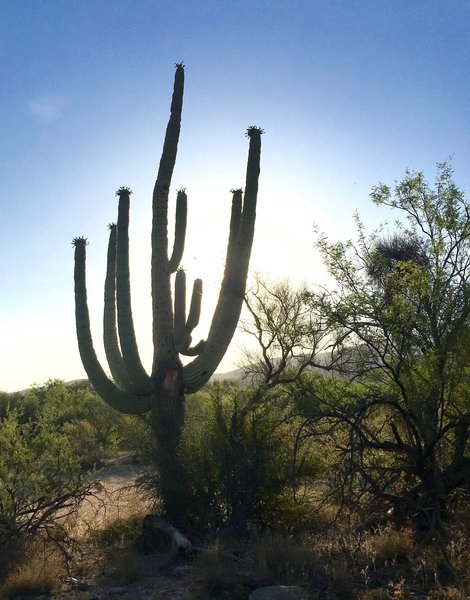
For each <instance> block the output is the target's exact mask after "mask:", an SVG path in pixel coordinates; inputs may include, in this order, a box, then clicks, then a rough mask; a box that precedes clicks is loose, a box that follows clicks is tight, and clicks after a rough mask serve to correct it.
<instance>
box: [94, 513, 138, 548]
mask: <svg viewBox="0 0 470 600" xmlns="http://www.w3.org/2000/svg"><path fill="white" fill-rule="evenodd" d="M144 516H145V514H144V512H142V511H140V510H138V511H135V512H134V511H129V512H128V514H127V515H122V516H118V517H115V518H110V519H108V520H106V521H105V522H104V523H103V524H102V526H101V527H100V528H99V529H96V530H95V531H90V539H92V540H95V541H97V542H99V543H101V544H103V545H105V546H116V545H117V546H121V545H123V544H125V543H126V542H129V541H132V540H135V538H136V537H137V536H138V535H139V534H140V533H141V530H142V521H143V518H144Z"/></svg>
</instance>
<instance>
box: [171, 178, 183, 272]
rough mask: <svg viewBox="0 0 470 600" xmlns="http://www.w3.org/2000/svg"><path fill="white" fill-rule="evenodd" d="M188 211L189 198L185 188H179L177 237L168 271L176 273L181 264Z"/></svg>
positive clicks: (177, 198)
mask: <svg viewBox="0 0 470 600" xmlns="http://www.w3.org/2000/svg"><path fill="white" fill-rule="evenodd" d="M187 213H188V198H187V196H186V192H185V191H184V190H178V195H177V197H176V218H175V239H174V242H173V252H172V254H171V258H170V261H169V263H168V273H174V272H175V271H176V269H177V268H178V267H179V266H180V262H181V259H182V257H183V251H184V240H185V237H186V222H187Z"/></svg>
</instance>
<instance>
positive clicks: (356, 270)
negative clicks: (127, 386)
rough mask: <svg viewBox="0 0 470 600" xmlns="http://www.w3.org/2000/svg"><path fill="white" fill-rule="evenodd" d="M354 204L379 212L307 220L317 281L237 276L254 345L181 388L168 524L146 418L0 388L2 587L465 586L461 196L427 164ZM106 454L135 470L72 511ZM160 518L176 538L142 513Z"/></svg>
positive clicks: (47, 393)
mask: <svg viewBox="0 0 470 600" xmlns="http://www.w3.org/2000/svg"><path fill="white" fill-rule="evenodd" d="M372 199H373V200H374V201H375V202H378V203H381V204H385V205H387V206H390V207H392V208H393V209H394V210H395V211H396V212H397V213H398V214H397V217H398V219H399V223H400V224H399V225H398V226H397V228H396V229H395V230H394V231H392V232H390V231H387V230H385V229H380V230H379V231H376V232H373V233H372V234H371V235H368V234H367V233H366V232H365V230H364V227H363V226H362V224H361V223H360V221H357V226H358V238H357V240H356V241H346V242H330V241H329V240H328V239H326V238H325V237H323V236H322V235H320V234H319V236H318V247H319V250H320V252H321V253H322V255H323V258H324V261H325V264H326V265H327V267H328V269H329V271H330V273H331V275H332V279H333V280H334V281H335V285H334V286H332V287H331V289H327V290H323V289H321V290H318V289H316V290H315V289H314V290H312V289H307V288H302V289H295V288H293V287H292V286H291V285H290V284H289V283H288V282H285V281H284V282H269V281H265V280H263V278H262V277H260V276H258V277H257V279H256V281H255V282H254V284H253V286H252V287H251V288H250V290H249V291H248V292H247V294H246V298H245V300H246V305H247V308H248V314H249V318H248V319H247V320H245V321H244V322H243V324H242V327H243V328H244V329H245V330H246V331H247V333H249V334H251V335H252V336H253V337H254V338H255V339H256V341H257V347H258V351H252V352H251V353H250V354H249V355H248V356H247V362H246V367H245V369H244V373H245V376H244V379H243V380H240V381H223V382H209V383H207V384H206V385H205V386H204V387H203V388H202V389H201V390H199V391H197V392H195V393H193V394H192V395H191V397H190V398H189V399H188V401H187V402H186V404H185V417H184V423H182V426H181V432H180V435H179V442H178V444H177V446H176V449H175V450H176V451H177V452H178V467H177V468H178V477H179V478H183V480H184V490H185V491H184V494H182V495H181V497H180V498H179V503H178V515H177V517H178V518H177V521H176V520H173V517H174V513H172V511H171V510H168V508H167V507H168V497H167V496H166V493H167V488H165V485H166V483H165V480H164V477H165V476H162V472H161V470H160V468H161V460H162V455H161V451H160V447H159V443H158V440H157V439H156V433H157V432H156V431H155V426H154V421H153V417H152V415H151V414H148V413H147V414H145V413H144V414H142V415H125V414H122V413H121V412H118V411H116V410H115V409H113V408H112V407H110V406H109V405H108V404H107V403H106V402H104V401H103V400H102V399H101V398H100V396H99V395H98V394H97V393H96V391H94V390H93V388H92V387H91V385H90V384H89V383H88V382H77V383H75V384H68V385H66V384H65V383H64V382H60V381H51V382H48V383H47V384H45V385H44V386H40V387H34V388H32V389H30V390H27V391H24V392H21V393H16V394H6V393H3V394H1V396H0V430H1V432H0V438H1V440H2V453H1V455H0V540H1V551H0V559H1V562H0V565H1V566H0V568H1V582H2V583H1V586H2V587H1V588H0V589H1V590H2V591H1V594H3V596H2V597H5V598H14V597H25V596H28V595H29V596H31V595H34V594H36V595H38V594H42V595H46V596H51V597H55V598H64V599H65V598H91V597H100V598H107V597H111V596H112V595H113V594H117V593H119V594H120V595H122V596H123V597H127V598H147V597H155V598H157V597H160V596H159V595H158V594H159V593H160V592H161V597H174V598H193V599H195V598H211V597H212V598H234V599H236V598H240V599H242V598H248V596H249V595H250V593H252V592H253V591H254V590H256V589H257V588H260V587H266V586H276V585H283V586H292V587H290V588H289V589H290V590H291V592H292V594H301V595H300V596H298V597H305V598H312V599H318V600H320V599H334V598H338V599H343V598H344V599H349V598H350V599H358V600H376V599H384V600H385V599H392V598H403V599H407V598H417V599H418V598H419V599H421V598H422V599H427V600H436V599H446V600H463V599H464V598H467V597H468V595H469V594H470V579H469V575H468V568H467V566H468V560H469V558H470V551H469V543H468V541H469V527H470V521H469V518H468V515H469V508H470V498H469V491H470V490H469V481H470V455H469V442H468V437H469V435H468V434H469V426H470V404H469V389H470V388H469V386H470V382H469V368H470V354H469V348H470V344H469V341H470V340H469V331H470V330H469V315H470V294H469V289H470V288H469V281H468V278H469V275H470V270H469V266H470V262H469V261H470V258H469V251H468V250H469V235H470V224H469V209H468V203H467V201H466V200H465V197H464V195H463V193H462V192H461V191H460V190H459V189H458V188H457V186H456V185H455V183H454V182H453V179H452V172H451V169H450V167H449V165H439V166H438V171H437V176H436V181H435V185H431V184H429V183H428V182H427V181H426V180H425V178H424V176H423V175H422V174H420V173H412V172H409V173H407V174H406V175H405V177H404V179H403V181H401V182H400V183H398V184H397V185H396V187H395V189H393V190H391V189H389V188H388V187H386V186H384V185H379V186H378V187H377V188H374V190H373V191H372ZM402 217H404V218H402ZM123 453H125V455H126V456H127V457H129V460H132V461H134V462H135V463H136V464H138V465H140V467H139V469H140V471H139V472H140V478H139V479H138V480H136V481H135V482H134V480H132V482H130V483H132V484H133V485H134V484H135V486H134V487H133V488H132V489H133V492H132V493H135V496H134V500H133V501H132V502H131V503H128V504H127V505H126V507H125V508H124V509H123V510H121V511H120V512H118V513H113V514H111V513H110V514H109V518H104V519H101V520H100V521H99V522H98V520H97V519H96V515H94V517H90V520H89V522H88V526H87V527H85V528H83V526H82V527H80V528H79V527H78V525H77V519H78V517H77V515H79V514H80V510H79V507H80V505H82V506H83V503H84V502H87V501H89V499H90V498H91V497H93V496H96V497H98V496H99V491H98V490H97V487H96V482H97V481H98V480H99V479H100V477H101V475H100V473H103V472H104V471H101V469H102V468H103V466H104V465H106V464H107V461H109V459H110V458H112V457H115V456H119V455H122V454H123ZM144 466H145V469H144V468H143V467H144ZM141 467H142V468H141ZM167 468H171V463H170V464H169V465H168V466H167ZM87 499H88V500H87ZM145 515H152V517H151V518H150V519H149V517H146V516H145ZM162 518H163V519H164V520H163V521H162V522H163V523H165V524H166V526H168V527H170V528H171V529H173V530H174V531H177V532H178V534H180V535H182V536H183V535H184V536H185V539H186V540H188V541H189V546H188V547H187V548H186V550H185V551H183V550H181V549H178V546H177V545H175V538H174V537H173V538H172V537H171V536H168V535H166V534H165V533H163V532H162V530H161V529H158V528H157V529H152V527H150V528H149V523H150V524H152V523H155V522H156V521H155V519H160V520H161V519H162ZM152 519H153V520H152ZM175 525H176V526H177V529H176V530H175V529H174V527H172V526H175ZM150 558H151V560H150ZM146 582H147V583H146ZM152 586H153V587H152ZM113 590H114V591H113ZM116 590H118V591H116ZM151 590H153V592H152V593H154V595H153V596H151V595H150V592H151ZM155 590H157V591H155ZM158 590H160V592H159V591H158ZM162 590H163V591H162ZM165 590H166V591H165ZM285 593H286V594H287V591H285ZM93 594H95V595H94V596H93ZM145 594H147V595H145ZM164 594H167V595H166V596H164ZM302 595H303V596H302ZM292 597H294V596H292Z"/></svg>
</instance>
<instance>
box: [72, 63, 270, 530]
mask: <svg viewBox="0 0 470 600" xmlns="http://www.w3.org/2000/svg"><path fill="white" fill-rule="evenodd" d="M183 88H184V66H183V64H178V65H176V72H175V81H174V88H173V98H172V102H171V109H170V119H169V122H168V125H167V129H166V135H165V141H164V144H163V151H162V155H161V159H160V166H159V169H158V175H157V180H156V182H155V187H154V191H153V204H152V214H153V217H152V262H151V285H152V319H153V324H152V333H153V348H154V355H153V363H152V371H151V373H150V374H148V373H147V371H146V370H145V368H144V367H143V365H142V362H141V360H140V356H139V351H138V347H137V341H136V336H135V331H134V324H133V318H132V307H131V293H130V283H129V233H128V232H129V207H130V196H131V193H132V192H131V191H130V190H129V188H126V187H121V188H120V189H119V190H118V191H117V193H116V195H117V196H118V197H119V206H118V219H117V224H111V225H110V226H109V230H110V234H109V245H108V260H107V273H106V281H105V292H104V317H103V331H104V347H105V352H106V358H107V361H108V365H109V370H110V372H111V375H112V379H111V378H109V377H108V376H107V375H106V373H105V371H104V369H103V368H102V367H101V365H100V363H99V361H98V359H97V356H96V353H95V350H94V347H93V340H92V337H91V332H90V318H89V312H88V305H87V291H86V277H85V262H86V246H87V240H86V238H83V237H78V238H75V239H74V241H73V245H74V246H75V316H76V327H77V338H78V346H79V350H80V356H81V359H82V362H83V365H84V367H85V370H86V372H87V375H88V377H89V379H90V382H91V384H92V385H93V386H94V388H95V389H96V391H97V392H98V394H99V395H100V396H101V397H102V398H103V399H104V400H105V401H106V402H108V403H109V404H110V405H111V406H112V407H114V408H116V409H117V410H119V411H121V412H124V413H129V414H143V413H145V412H148V411H151V412H152V424H153V431H154V434H155V438H156V444H157V466H158V472H159V480H160V493H161V497H162V501H163V505H164V510H165V512H166V514H167V516H169V517H170V518H173V519H174V520H176V521H178V520H180V517H182V513H183V506H184V502H185V477H184V472H183V465H182V464H181V461H179V460H178V448H179V445H180V440H181V433H182V428H183V424H184V414H185V408H184V407H185V394H191V393H194V392H196V391H198V390H199V389H201V388H202V387H203V386H204V385H205V384H206V383H207V381H208V380H209V379H210V377H211V375H212V374H213V373H214V371H215V370H216V368H217V366H218V365H219V363H220V361H221V360H222V358H223V356H224V354H225V352H226V350H227V347H228V345H229V344H230V341H231V339H232V336H233V334H234V332H235V328H236V326H237V323H238V319H239V316H240V311H241V307H242V304H243V297H244V294H245V287H246V278H247V274H248V267H249V261H250V254H251V246H252V242H253V234H254V225H255V218H256V200H257V193H258V177H259V171H260V153H261V134H262V133H263V131H262V129H260V128H259V127H249V128H248V130H247V137H248V138H249V150H248V161H247V170H246V184H245V192H244V194H243V193H242V190H241V189H233V190H232V192H231V193H232V212H231V219H230V229H229V237H228V245H227V254H226V260H225V269H224V275H223V280H222V285H221V289H220V293H219V299H218V302H217V306H216V309H215V312H214V315H213V318H212V323H211V326H210V329H209V333H208V336H207V339H206V340H205V341H204V340H201V341H200V342H199V343H197V344H196V345H194V346H193V345H191V344H192V333H193V330H194V329H195V328H196V326H197V325H198V323H199V315H200V311H201V300H202V281H201V280H200V279H196V281H195V282H194V284H193V290H192V296H191V301H190V306H189V312H188V313H187V311H186V274H185V272H184V271H183V270H182V269H181V268H180V267H179V265H180V262H181V259H182V256H183V250H184V241H185V235H186V218H187V202H188V200H187V195H186V191H185V190H184V189H180V190H179V191H178V193H177V198H176V220H175V234H174V241H173V248H172V252H171V255H169V252H168V195H169V189H170V184H171V178H172V174H173V169H174V166H175V161H176V154H177V148H178V139H179V133H180V123H181V111H182V106H183ZM173 279H174V300H173V297H172V292H171V284H172V280H173ZM180 355H185V356H191V357H194V358H193V360H192V361H191V362H190V363H188V364H186V365H184V366H183V364H182V362H181V359H180Z"/></svg>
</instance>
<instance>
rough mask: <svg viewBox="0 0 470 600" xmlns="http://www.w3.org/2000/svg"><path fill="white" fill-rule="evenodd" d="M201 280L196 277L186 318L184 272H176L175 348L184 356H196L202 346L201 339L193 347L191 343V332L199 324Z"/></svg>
mask: <svg viewBox="0 0 470 600" xmlns="http://www.w3.org/2000/svg"><path fill="white" fill-rule="evenodd" d="M201 298H202V280H201V279H196V280H195V282H194V284H193V293H192V295H191V307H190V310H189V316H188V319H187V320H186V274H185V272H184V271H183V270H179V271H178V272H177V273H176V278H175V325H174V337H175V345H176V350H177V352H179V353H180V354H184V355H185V356H197V355H198V354H199V353H200V352H201V351H202V348H203V345H204V343H205V342H204V340H201V341H200V342H199V343H198V344H197V345H196V346H194V348H190V345H191V340H192V338H191V333H192V331H193V329H194V328H195V327H197V326H198V324H199V317H200V315H201Z"/></svg>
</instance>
